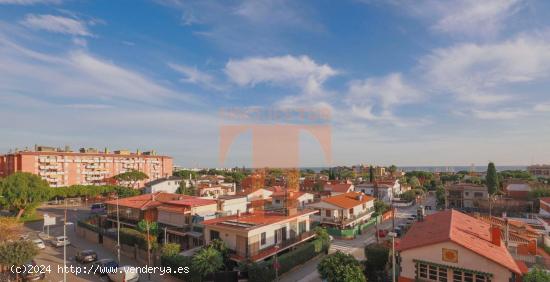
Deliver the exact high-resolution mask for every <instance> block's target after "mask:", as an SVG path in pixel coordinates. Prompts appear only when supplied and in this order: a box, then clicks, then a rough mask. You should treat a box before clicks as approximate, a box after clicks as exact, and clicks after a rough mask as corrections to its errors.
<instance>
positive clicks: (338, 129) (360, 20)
mask: <svg viewBox="0 0 550 282" xmlns="http://www.w3.org/2000/svg"><path fill="white" fill-rule="evenodd" d="M549 12H550V3H549V2H548V1H534V0H532V1H528V0H487V1H473V0H467V1H466V0H463V1H432V0H424V1H400V0H388V1H376V0H363V1H360V0H354V1H267V0H265V1H263V0H260V1H209V0H203V1H183V0H181V1H180V0H156V1H155V0H151V1H91V0H88V1H85V0H0V107H1V108H2V110H1V111H0V119H1V120H2V124H1V125H0V151H2V152H7V151H9V150H10V149H15V148H23V147H25V146H29V147H32V146H33V145H34V144H44V145H53V146H64V145H70V146H71V147H72V148H74V149H76V148H79V147H83V146H85V147H99V148H103V147H108V148H110V149H115V148H127V149H131V150H135V149H136V148H140V149H142V150H147V149H151V148H154V149H156V150H157V151H159V152H160V153H163V154H168V155H171V156H173V157H174V158H175V162H176V163H177V164H180V165H184V166H220V163H219V162H218V152H219V149H218V148H219V144H218V143H219V128H220V125H223V124H227V123H228V122H236V123H238V122H239V121H227V120H225V119H224V118H222V117H220V114H219V112H220V109H224V108H233V107H237V108H257V107H261V108H264V109H281V108H288V107H290V108H293V107H294V108H295V107H297V108H308V109H315V108H319V107H322V108H330V109H331V112H332V118H331V121H330V125H331V126H332V142H333V163H332V164H334V165H340V164H348V165H350V164H358V163H375V164H382V165H389V164H397V165H403V166H406V165H408V166H410V165H469V164H471V163H475V164H478V165H483V164H485V163H487V162H488V161H494V162H496V164H497V165H499V164H500V165H526V164H531V163H548V162H549V161H550V150H548V144H550V123H549V122H548V120H549V117H550V94H549V93H548V89H550V88H549V86H550V29H549V24H550V19H549V18H548V17H547V15H548V13H549ZM250 139H251V137H250V135H243V136H241V137H239V138H238V139H237V140H236V141H235V143H234V144H233V146H232V148H231V151H230V153H229V155H228V159H227V160H226V162H225V164H224V165H225V166H234V165H239V166H240V165H249V164H250V159H251V153H250V147H251V140H250ZM301 160H302V163H301V165H303V166H321V165H324V164H325V162H324V157H323V154H322V151H321V149H320V147H319V145H318V144H317V143H316V141H315V140H314V139H313V138H312V137H311V136H309V135H307V134H304V135H303V136H302V139H301Z"/></svg>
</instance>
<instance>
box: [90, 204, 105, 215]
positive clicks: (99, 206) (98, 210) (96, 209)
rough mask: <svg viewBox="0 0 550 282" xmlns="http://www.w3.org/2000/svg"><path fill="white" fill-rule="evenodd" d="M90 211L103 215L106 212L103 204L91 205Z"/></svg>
mask: <svg viewBox="0 0 550 282" xmlns="http://www.w3.org/2000/svg"><path fill="white" fill-rule="evenodd" d="M91 211H92V212H93V213H104V212H105V211H106V208H105V204H104V203H95V204H92V208H91Z"/></svg>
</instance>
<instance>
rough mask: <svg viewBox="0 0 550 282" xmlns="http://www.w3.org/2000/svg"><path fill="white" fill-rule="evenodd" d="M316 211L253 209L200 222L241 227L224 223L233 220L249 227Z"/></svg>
mask: <svg viewBox="0 0 550 282" xmlns="http://www.w3.org/2000/svg"><path fill="white" fill-rule="evenodd" d="M315 212H316V211H313V210H304V211H301V212H298V213H296V214H295V215H291V216H287V215H284V214H281V213H276V212H267V211H254V212H252V213H243V214H241V215H240V216H237V215H232V216H224V217H220V218H215V219H210V220H205V221H203V222H202V224H203V225H214V226H215V225H223V226H226V227H229V228H239V229H242V227H237V226H232V225H225V224H224V222H227V221H234V222H240V223H244V224H250V227H249V228H257V227H260V226H264V225H269V224H273V223H277V222H281V221H285V220H289V219H293V218H296V217H298V216H301V215H306V214H313V213H315Z"/></svg>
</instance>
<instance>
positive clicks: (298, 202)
mask: <svg viewBox="0 0 550 282" xmlns="http://www.w3.org/2000/svg"><path fill="white" fill-rule="evenodd" d="M313 198H314V195H313V194H311V193H305V192H293V191H291V192H286V193H285V192H275V193H273V194H272V195H271V206H272V207H273V208H275V209H277V208H283V207H285V202H287V203H288V202H289V201H290V202H292V203H291V206H295V207H298V208H304V207H305V206H306V205H307V204H311V203H313Z"/></svg>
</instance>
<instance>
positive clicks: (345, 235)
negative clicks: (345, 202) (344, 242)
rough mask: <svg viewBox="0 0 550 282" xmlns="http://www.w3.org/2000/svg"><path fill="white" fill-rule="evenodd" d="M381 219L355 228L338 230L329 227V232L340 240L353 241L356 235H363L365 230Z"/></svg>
mask: <svg viewBox="0 0 550 282" xmlns="http://www.w3.org/2000/svg"><path fill="white" fill-rule="evenodd" d="M380 217H381V216H377V217H373V218H371V219H369V221H367V222H366V223H363V224H359V225H356V226H354V227H353V228H348V229H338V228H333V227H329V228H327V231H328V233H329V234H330V235H332V236H335V237H338V238H340V239H353V238H354V237H355V236H356V235H358V234H361V232H362V231H363V230H364V229H366V228H368V227H369V226H372V225H374V224H376V222H377V221H379V220H380Z"/></svg>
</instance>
